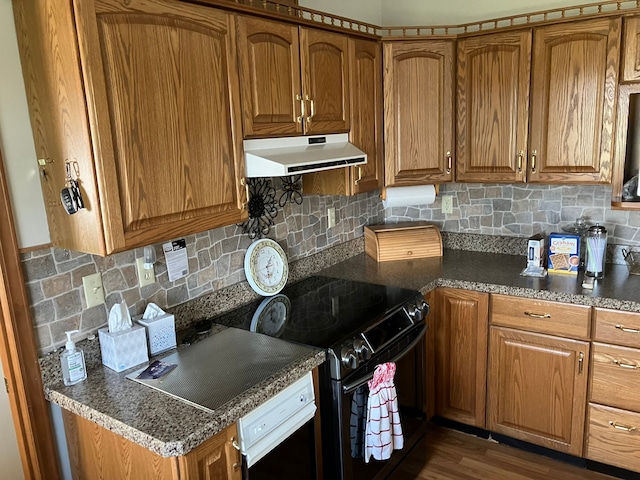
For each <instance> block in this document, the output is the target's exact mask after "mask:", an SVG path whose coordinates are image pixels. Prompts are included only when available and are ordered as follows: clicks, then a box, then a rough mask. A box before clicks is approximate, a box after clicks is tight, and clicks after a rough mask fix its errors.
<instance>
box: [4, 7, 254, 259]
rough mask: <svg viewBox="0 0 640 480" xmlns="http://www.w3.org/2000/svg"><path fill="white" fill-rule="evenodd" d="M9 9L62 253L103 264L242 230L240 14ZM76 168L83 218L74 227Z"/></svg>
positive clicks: (193, 9)
mask: <svg viewBox="0 0 640 480" xmlns="http://www.w3.org/2000/svg"><path fill="white" fill-rule="evenodd" d="M74 5H75V4H74ZM14 10H15V17H16V25H17V29H18V32H19V33H18V39H19V46H20V51H21V57H22V67H23V71H24V78H25V84H26V90H27V92H28V94H27V97H28V99H29V109H30V114H31V124H32V127H33V132H34V139H35V145H36V151H37V154H38V157H39V158H40V159H41V160H42V161H41V167H40V169H41V180H42V185H43V192H44V196H45V204H46V207H47V214H48V219H49V227H50V232H51V239H52V243H53V244H54V245H55V246H58V247H62V248H67V249H70V250H75V251H80V252H88V253H94V254H99V255H106V254H109V253H111V252H114V251H119V250H125V249H130V248H133V247H138V246H142V245H147V244H150V243H156V242H159V241H161V240H166V239H170V238H174V237H177V236H183V235H188V234H192V233H196V232H201V231H205V230H208V229H211V228H215V227H219V226H223V225H230V224H233V223H236V222H238V221H241V220H242V219H244V218H246V216H247V213H246V210H244V208H243V203H244V200H245V199H244V196H245V189H244V187H243V186H241V185H240V183H241V179H242V177H243V175H244V159H243V156H242V134H241V123H240V109H239V107H240V93H239V89H238V73H237V63H236V47H235V25H234V22H233V15H231V14H228V13H226V12H223V11H218V10H214V9H211V8H206V7H200V6H195V5H190V4H187V3H183V2H172V1H166V0H97V1H95V2H79V3H78V4H77V8H75V9H73V8H72V4H71V3H70V2H59V1H58V0H37V1H36V0H16V1H15V2H14ZM67 162H69V163H68V165H69V167H70V171H71V175H72V177H75V176H76V175H77V179H78V182H79V184H80V187H81V191H82V195H83V197H84V201H85V206H86V208H84V209H81V210H79V211H78V212H77V213H75V214H73V215H68V214H67V213H66V212H65V210H64V209H63V207H62V205H61V204H60V190H61V189H62V188H63V187H64V185H65V173H66V164H67Z"/></svg>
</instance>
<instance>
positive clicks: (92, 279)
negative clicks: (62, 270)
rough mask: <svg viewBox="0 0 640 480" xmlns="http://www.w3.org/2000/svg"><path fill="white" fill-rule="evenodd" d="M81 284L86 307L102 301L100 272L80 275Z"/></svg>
mask: <svg viewBox="0 0 640 480" xmlns="http://www.w3.org/2000/svg"><path fill="white" fill-rule="evenodd" d="M82 285H83V286H84V298H85V300H86V301H87V308H91V307H95V306H96V305H102V304H103V303H104V288H103V287H102V276H101V275H100V272H98V273H94V274H93V275H87V276H86V277H82Z"/></svg>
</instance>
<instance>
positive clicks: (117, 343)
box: [98, 325, 149, 372]
mask: <svg viewBox="0 0 640 480" xmlns="http://www.w3.org/2000/svg"><path fill="white" fill-rule="evenodd" d="M98 337H99V338H100V352H101V353H102V363H103V364H104V365H106V366H107V367H109V368H110V369H111V370H115V371H116V372H121V371H123V370H126V369H128V368H131V367H135V366H136V365H140V364H141V363H144V362H148V361H149V354H148V353H147V331H146V330H145V328H144V327H143V326H142V325H134V326H133V327H131V328H129V329H127V330H122V331H119V332H109V329H108V328H107V327H104V328H100V329H99V330H98Z"/></svg>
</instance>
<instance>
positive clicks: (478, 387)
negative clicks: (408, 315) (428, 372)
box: [435, 288, 489, 428]
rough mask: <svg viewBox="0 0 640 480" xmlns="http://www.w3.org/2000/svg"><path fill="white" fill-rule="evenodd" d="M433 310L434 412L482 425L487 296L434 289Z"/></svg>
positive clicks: (483, 414)
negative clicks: (435, 292) (435, 300)
mask: <svg viewBox="0 0 640 480" xmlns="http://www.w3.org/2000/svg"><path fill="white" fill-rule="evenodd" d="M435 312H436V313H435V351H436V358H435V361H436V372H435V375H436V414H438V415H440V416H442V417H445V418H449V419H451V420H455V421H458V422H462V423H466V424H468V425H473V426H476V427H482V428H484V426H485V397H486V385H487V381H486V380H487V336H488V315H489V295H488V294H486V293H479V292H471V291H467V290H456V289H451V288H442V289H438V292H437V303H436V307H435Z"/></svg>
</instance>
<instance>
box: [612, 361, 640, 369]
mask: <svg viewBox="0 0 640 480" xmlns="http://www.w3.org/2000/svg"><path fill="white" fill-rule="evenodd" d="M613 363H615V364H616V365H617V366H619V367H621V368H628V369H629V370H637V369H638V368H640V367H639V366H638V365H634V364H632V363H624V362H621V361H620V360H614V361H613Z"/></svg>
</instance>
